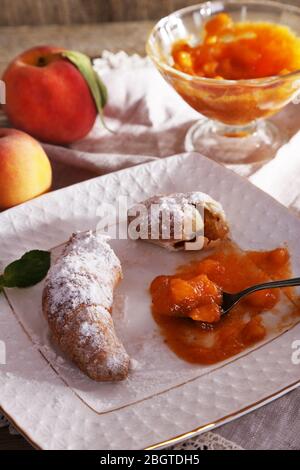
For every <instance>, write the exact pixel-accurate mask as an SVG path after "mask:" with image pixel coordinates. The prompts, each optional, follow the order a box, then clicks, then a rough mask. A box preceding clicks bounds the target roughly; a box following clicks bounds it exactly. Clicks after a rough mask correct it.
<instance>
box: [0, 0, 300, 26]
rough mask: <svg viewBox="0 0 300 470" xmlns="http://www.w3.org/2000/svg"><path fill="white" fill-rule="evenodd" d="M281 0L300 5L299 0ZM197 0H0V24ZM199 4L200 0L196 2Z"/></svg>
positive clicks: (101, 18) (61, 20)
mask: <svg viewBox="0 0 300 470" xmlns="http://www.w3.org/2000/svg"><path fill="white" fill-rule="evenodd" d="M281 1H282V2H283V3H290V4H294V5H300V0H289V1H288V2H285V1H284V0H281ZM194 3H197V1H196V0H0V8H1V15H0V26H8V25H10V26H19V25H46V24H83V23H99V22H108V21H135V20H147V19H155V18H161V17H162V16H164V15H167V14H168V13H170V12H172V11H174V10H176V9H179V8H183V7H185V6H188V5H192V4H194ZM199 3H200V1H199Z"/></svg>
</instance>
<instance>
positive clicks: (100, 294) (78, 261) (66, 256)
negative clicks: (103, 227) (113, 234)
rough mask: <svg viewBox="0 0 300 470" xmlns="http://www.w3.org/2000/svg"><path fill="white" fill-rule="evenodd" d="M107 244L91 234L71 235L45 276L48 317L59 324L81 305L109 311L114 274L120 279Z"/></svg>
mask: <svg viewBox="0 0 300 470" xmlns="http://www.w3.org/2000/svg"><path fill="white" fill-rule="evenodd" d="M107 240H108V239H107V237H106V236H104V235H99V234H98V235H93V234H92V233H91V232H87V233H77V234H76V235H73V237H72V240H71V242H69V243H68V245H67V246H66V248H65V250H64V252H63V254H62V256H61V257H60V258H59V259H58V261H57V262H56V263H55V265H54V266H52V267H51V269H50V271H49V273H48V276H47V280H46V283H47V284H48V289H49V294H50V298H51V301H50V302H49V314H50V315H52V314H55V315H56V316H58V320H61V321H62V322H63V321H64V315H65V313H66V312H68V311H69V310H74V309H76V308H78V306H79V305H82V304H85V305H101V306H103V307H104V308H106V309H108V310H109V309H111V307H112V302H113V289H114V286H115V283H116V273H118V277H121V276H122V268H121V263H120V261H119V259H118V258H117V256H116V255H115V253H114V251H113V250H112V249H111V247H110V246H109V244H108V243H107Z"/></svg>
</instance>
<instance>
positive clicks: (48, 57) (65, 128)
mask: <svg viewBox="0 0 300 470" xmlns="http://www.w3.org/2000/svg"><path fill="white" fill-rule="evenodd" d="M62 51H63V49H59V48H55V47H51V46H41V47H36V48H33V49H30V50H28V51H26V52H24V53H23V54H21V55H20V56H19V57H17V58H16V59H15V60H14V61H13V62H12V63H11V64H10V65H9V66H8V68H7V69H6V71H5V72H4V75H3V80H4V82H5V84H6V105H5V106H4V109H5V111H6V114H7V116H8V118H9V120H10V122H11V123H12V125H13V126H14V127H16V128H17V129H21V130H23V131H25V132H28V134H30V135H32V136H33V137H35V138H36V139H38V140H41V141H43V142H48V143H53V144H62V145H63V144H70V143H72V142H75V141H76V140H80V139H82V138H83V137H85V136H86V135H87V134H88V133H89V131H90V130H91V129H92V127H93V125H94V123H95V119H96V116H97V109H96V105H95V102H94V99H93V97H92V94H91V92H90V89H89V87H88V84H87V82H86V80H85V79H84V77H83V75H82V74H81V73H80V72H79V70H78V69H77V68H76V67H75V65H73V64H72V63H71V62H70V61H68V60H67V59H64V58H63V57H61V52H62Z"/></svg>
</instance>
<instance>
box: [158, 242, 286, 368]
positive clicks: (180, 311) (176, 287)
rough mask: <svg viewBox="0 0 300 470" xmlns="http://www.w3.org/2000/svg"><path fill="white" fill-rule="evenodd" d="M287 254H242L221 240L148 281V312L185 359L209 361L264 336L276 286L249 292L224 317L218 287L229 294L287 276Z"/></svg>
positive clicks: (277, 292)
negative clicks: (203, 253)
mask: <svg viewBox="0 0 300 470" xmlns="http://www.w3.org/2000/svg"><path fill="white" fill-rule="evenodd" d="M289 258H290V257H289V253H288V250H287V249H286V248H278V249H276V250H273V251H268V252H243V251H241V250H239V249H238V248H237V247H236V246H234V245H233V244H232V243H230V242H227V243H226V244H225V245H222V247H220V248H219V249H217V250H216V251H215V252H214V253H213V254H211V255H209V256H208V257H206V258H204V259H202V260H200V261H195V262H193V263H192V264H189V265H187V266H181V267H180V268H179V269H178V271H177V273H176V274H174V275H171V276H159V277H157V278H156V279H154V280H153V282H152V284H151V287H150V293H151V296H152V313H153V317H154V319H155V321H156V323H157V324H158V325H159V327H160V329H161V332H162V334H163V336H164V338H165V340H166V343H167V344H168V346H169V347H170V348H171V349H172V350H173V351H174V352H175V354H177V355H178V356H179V357H180V358H182V359H184V360H186V361H188V362H191V363H198V364H214V363H216V362H219V361H222V360H225V359H227V358H229V357H232V356H234V355H236V354H238V353H240V352H242V351H243V350H245V349H246V348H248V347H250V346H253V345H255V344H256V343H258V342H260V341H262V340H263V339H264V338H265V337H266V334H267V327H266V326H265V324H264V319H263V313H264V312H269V311H271V310H272V309H273V308H274V307H275V306H276V305H277V303H278V301H279V299H280V293H281V292H280V290H279V289H275V290H274V289H273V290H271V289H270V290H264V291H260V292H256V293H253V294H251V295H249V296H248V297H246V298H245V299H244V300H243V301H242V302H241V303H240V304H238V305H237V306H236V307H234V308H233V310H232V311H231V312H230V313H229V314H227V315H225V316H224V317H221V311H220V305H221V303H222V291H225V292H229V293H235V292H239V291H241V290H243V289H245V288H246V287H249V286H251V285H254V284H259V283H262V282H265V281H267V280H270V278H271V279H285V278H289V277H290V276H291V273H290V267H289ZM288 293H290V291H284V294H288ZM288 302H289V301H288ZM294 310H295V309H294V308H293V304H292V303H291V312H293V313H294Z"/></svg>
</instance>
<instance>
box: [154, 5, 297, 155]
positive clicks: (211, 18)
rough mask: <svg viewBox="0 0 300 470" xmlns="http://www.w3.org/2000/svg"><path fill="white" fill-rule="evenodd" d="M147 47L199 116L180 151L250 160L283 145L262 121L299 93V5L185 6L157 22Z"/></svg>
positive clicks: (271, 127)
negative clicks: (184, 149) (183, 149)
mask: <svg viewBox="0 0 300 470" xmlns="http://www.w3.org/2000/svg"><path fill="white" fill-rule="evenodd" d="M147 52H148V55H149V56H150V58H151V59H152V60H153V62H154V64H155V65H156V67H157V68H158V70H159V71H160V72H161V74H162V75H163V77H164V78H165V79H166V80H167V81H168V82H169V83H170V84H171V85H172V86H173V87H174V89H175V90H176V91H177V92H178V93H179V95H180V96H181V97H182V98H183V99H184V100H185V101H186V102H187V103H188V104H189V105H190V106H191V107H192V108H194V109H195V110H196V111H198V112H199V113H201V115H202V119H201V120H200V121H199V122H197V123H196V124H195V125H194V126H193V127H192V128H191V129H190V130H189V132H188V134H187V136H186V141H185V147H186V150H188V151H198V152H200V153H202V154H204V155H206V156H208V157H210V158H213V159H215V160H220V161H224V162H232V163H240V162H241V161H243V162H244V163H256V162H261V161H264V160H269V159H271V158H272V157H273V156H274V155H275V153H276V151H277V150H278V148H279V147H280V146H281V145H282V144H283V143H284V141H285V136H284V130H282V129H278V128H277V127H276V126H275V125H274V124H273V123H272V122H270V121H268V120H265V119H266V118H268V117H269V116H272V115H273V114H275V113H277V112H278V111H280V110H281V109H282V108H283V107H284V106H285V105H287V104H288V103H290V102H291V101H292V100H293V99H294V98H296V96H297V95H298V94H299V91H300V8H297V7H293V6H289V5H286V4H283V3H282V4H280V3H276V2H271V1H265V2H262V1H256V0H254V1H248V2H241V1H239V0H224V1H216V2H207V3H203V4H200V5H195V6H192V7H187V8H184V9H182V10H179V11H177V12H175V13H172V14H171V15H169V16H168V17H166V18H163V19H162V20H160V21H159V22H158V23H157V25H156V26H155V27H154V29H153V31H152V32H151V34H150V36H149V40H148V43H147ZM205 117H206V118H208V119H205Z"/></svg>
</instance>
